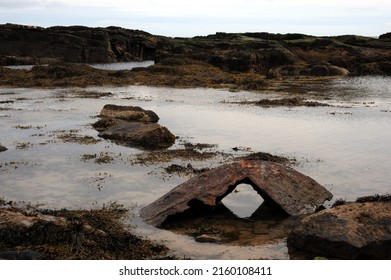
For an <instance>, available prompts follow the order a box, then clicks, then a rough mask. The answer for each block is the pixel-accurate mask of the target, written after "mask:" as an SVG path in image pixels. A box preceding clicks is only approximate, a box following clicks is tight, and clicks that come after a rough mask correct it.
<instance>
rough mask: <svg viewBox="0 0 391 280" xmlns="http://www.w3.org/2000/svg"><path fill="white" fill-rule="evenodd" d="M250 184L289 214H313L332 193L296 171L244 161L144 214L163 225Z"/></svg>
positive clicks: (190, 184) (193, 182)
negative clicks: (199, 205) (194, 204)
mask: <svg viewBox="0 0 391 280" xmlns="http://www.w3.org/2000/svg"><path fill="white" fill-rule="evenodd" d="M242 183H246V184H250V185H251V186H252V187H253V188H254V190H255V191H256V192H257V193H258V194H260V195H261V196H262V197H263V199H264V200H265V201H269V202H271V203H273V204H276V205H277V206H279V207H280V208H281V209H282V210H283V211H285V212H286V213H287V214H289V215H301V214H308V213H313V212H314V211H315V210H316V209H317V208H319V207H320V206H321V205H322V204H323V203H324V201H325V200H330V199H331V198H332V194H331V193H330V192H329V191H327V190H326V189H325V188H324V187H322V186H321V185H319V184H318V183H317V182H315V181H314V180H313V179H311V178H310V177H308V176H305V175H303V174H301V173H299V172H297V171H295V170H294V169H292V168H290V167H287V166H284V165H281V164H277V163H273V162H266V161H254V160H242V161H240V162H234V163H231V164H225V165H222V166H220V167H217V168H214V169H211V170H209V171H206V172H204V173H202V174H200V175H198V176H196V177H193V178H191V179H190V180H188V181H187V182H185V183H183V184H181V185H179V186H177V187H176V188H174V189H173V190H171V191H170V192H168V193H167V194H165V195H164V196H162V197H161V198H159V199H158V200H156V201H155V202H153V203H152V204H150V205H148V206H146V207H144V208H142V209H141V211H140V215H141V217H142V218H143V219H144V220H145V221H146V222H147V223H149V224H151V225H154V226H161V225H162V224H163V222H164V221H165V220H166V219H167V218H168V217H169V216H172V215H175V214H179V213H183V212H184V211H186V210H187V209H189V208H190V207H191V206H190V205H191V204H192V203H193V202H201V203H203V204H204V205H207V206H215V205H216V204H217V203H219V202H220V201H221V200H222V199H223V198H224V197H225V196H227V195H228V194H229V193H231V192H232V191H233V190H234V189H235V188H236V186H237V185H239V184H242Z"/></svg>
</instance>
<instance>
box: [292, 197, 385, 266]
mask: <svg viewBox="0 0 391 280" xmlns="http://www.w3.org/2000/svg"><path fill="white" fill-rule="evenodd" d="M288 246H289V247H294V248H297V249H299V250H303V251H307V252H312V253H315V254H320V255H322V256H327V257H335V258H341V259H391V202H365V203H349V204H345V205H340V206H337V207H335V208H331V209H327V210H323V211H321V212H319V213H316V214H313V215H310V216H308V217H305V218H304V219H303V220H302V221H301V223H300V224H299V226H298V227H296V228H295V229H294V230H293V231H292V233H291V234H290V235H289V237H288Z"/></svg>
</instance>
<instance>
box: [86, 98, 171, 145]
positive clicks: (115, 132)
mask: <svg viewBox="0 0 391 280" xmlns="http://www.w3.org/2000/svg"><path fill="white" fill-rule="evenodd" d="M100 116H101V119H100V120H99V121H97V122H96V123H94V124H93V127H94V128H95V129H96V130H98V131H100V133H99V136H100V137H102V138H105V139H112V140H115V141H117V142H118V143H119V144H122V145H125V146H136V147H143V148H150V149H156V148H168V147H170V146H171V145H172V144H174V143H175V135H173V134H172V133H171V132H170V131H169V130H168V129H167V128H166V127H164V126H161V125H159V124H158V123H157V122H158V121H159V117H158V115H157V114H156V113H155V112H153V111H149V110H144V109H142V108H140V107H134V106H118V105H111V104H108V105H105V106H104V107H103V109H102V111H101V113H100Z"/></svg>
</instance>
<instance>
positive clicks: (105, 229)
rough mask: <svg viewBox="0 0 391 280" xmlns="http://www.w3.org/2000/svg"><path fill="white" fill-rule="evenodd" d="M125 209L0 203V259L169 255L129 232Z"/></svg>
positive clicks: (157, 256) (120, 257) (155, 245)
mask: <svg viewBox="0 0 391 280" xmlns="http://www.w3.org/2000/svg"><path fill="white" fill-rule="evenodd" d="M126 213H127V211H126V210H125V209H123V208H121V207H119V206H115V205H113V206H112V207H109V208H103V209H99V210H74V211H68V210H65V209H62V210H54V211H53V210H33V211H32V210H25V209H21V208H15V207H10V208H7V209H5V208H0V260H1V259H7V260H21V259H23V260H33V259H45V260H46V259H49V260H52V259H87V260H91V259H100V260H103V259H126V260H130V259H151V258H163V257H164V258H167V255H166V254H167V250H168V249H167V248H166V247H164V246H161V245H158V244H154V243H152V242H150V241H148V240H143V239H141V238H139V237H137V236H134V235H133V234H131V233H130V232H129V231H128V230H127V229H126V228H125V227H124V225H123V224H122V222H121V218H123V216H124V215H126Z"/></svg>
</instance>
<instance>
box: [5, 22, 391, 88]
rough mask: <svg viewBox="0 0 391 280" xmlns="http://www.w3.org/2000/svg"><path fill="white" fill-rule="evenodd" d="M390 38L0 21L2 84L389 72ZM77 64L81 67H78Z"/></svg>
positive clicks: (212, 83)
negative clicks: (188, 34) (171, 33)
mask: <svg viewBox="0 0 391 280" xmlns="http://www.w3.org/2000/svg"><path fill="white" fill-rule="evenodd" d="M142 60H153V61H154V62H155V64H154V65H152V66H149V67H146V68H135V69H132V70H118V71H105V70H97V69H94V68H91V67H89V66H88V65H85V64H86V63H110V62H124V61H142ZM390 61H391V40H390V38H389V36H388V35H387V34H383V35H381V36H380V37H379V39H375V38H370V37H362V36H356V35H346V36H336V37H315V36H310V35H304V34H285V35H283V34H270V33H262V32H260V33H232V34H230V33H216V34H214V35H209V36H197V37H194V38H170V37H164V36H156V35H152V34H148V33H146V32H143V31H138V30H128V29H123V28H120V27H107V28H88V27H82V26H71V27H51V28H41V27H30V26H23V25H15V24H5V25H0V65H3V66H6V65H37V66H35V67H33V68H32V70H31V71H27V70H17V69H8V68H4V67H0V77H1V79H0V85H1V86H12V87H57V86H61V87H67V86H81V87H86V86H93V85H97V86H99V85H100V86H102V85H139V84H141V85H149V86H170V87H213V88H229V89H231V90H242V89H243V90H265V89H276V88H278V87H279V86H280V85H281V83H282V82H283V81H284V80H286V79H293V81H290V82H293V83H294V82H295V80H303V79H305V80H314V79H315V80H317V79H326V78H332V77H339V76H346V75H390V74H391V63H390ZM80 63H81V64H80Z"/></svg>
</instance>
